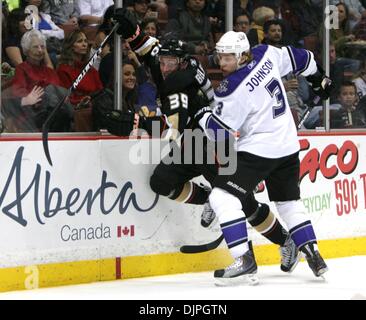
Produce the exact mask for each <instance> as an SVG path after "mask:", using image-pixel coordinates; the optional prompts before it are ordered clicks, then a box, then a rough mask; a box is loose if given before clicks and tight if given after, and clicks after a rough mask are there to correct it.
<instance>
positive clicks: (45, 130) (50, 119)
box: [42, 23, 119, 166]
mask: <svg viewBox="0 0 366 320" xmlns="http://www.w3.org/2000/svg"><path fill="white" fill-rule="evenodd" d="M118 27H119V24H118V23H116V24H115V25H114V27H113V28H112V30H111V32H110V33H109V34H108V35H107V36H106V37H105V39H104V40H103V42H102V43H101V44H100V46H99V48H98V49H97V50H96V52H95V53H94V54H93V55H92V57H91V58H90V59H89V61H88V63H87V64H86V66H85V67H84V69H83V70H82V71H81V72H80V74H79V75H78V77H77V78H76V79H75V81H74V83H73V84H72V85H71V87H70V88H69V89H68V90H67V94H66V95H65V97H63V98H62V100H61V101H60V102H59V104H58V105H56V107H55V108H54V109H53V110H52V112H51V113H50V114H49V116H48V117H47V119H46V121H45V122H44V123H43V126H42V143H43V150H44V153H45V155H46V158H47V160H48V163H49V164H50V165H51V166H52V160H51V155H50V150H49V148H48V131H49V129H50V126H51V125H52V123H53V121H54V120H55V116H56V113H57V112H58V111H59V110H60V108H61V107H62V106H63V104H64V103H65V101H66V99H67V98H68V97H69V96H70V94H71V93H72V92H73V91H74V90H75V89H76V88H77V86H78V85H79V83H80V82H81V80H83V78H84V77H85V75H86V74H87V73H88V71H89V70H90V68H91V67H92V66H93V64H94V63H95V60H96V59H97V57H98V56H99V55H100V54H101V53H102V50H103V47H104V46H105V44H106V43H107V41H108V40H109V38H110V37H111V36H112V35H113V33H114V32H115V31H116V30H117V28H118Z"/></svg>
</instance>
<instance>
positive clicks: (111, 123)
mask: <svg viewBox="0 0 366 320" xmlns="http://www.w3.org/2000/svg"><path fill="white" fill-rule="evenodd" d="M134 125H135V114H134V113H132V112H129V113H127V112H122V111H119V110H113V111H110V112H108V113H106V114H105V115H104V119H103V127H105V128H106V129H107V130H108V132H109V133H110V134H113V135H116V136H129V135H130V133H131V131H132V130H133V129H134Z"/></svg>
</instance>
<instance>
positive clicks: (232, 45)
mask: <svg viewBox="0 0 366 320" xmlns="http://www.w3.org/2000/svg"><path fill="white" fill-rule="evenodd" d="M249 49H250V44H249V40H248V38H247V36H246V34H245V33H244V32H235V31H228V32H226V33H225V34H224V35H223V36H222V37H221V38H220V40H219V42H217V43H216V51H217V53H234V54H235V56H236V58H237V59H238V60H239V59H240V57H241V56H242V54H243V52H248V51H249Z"/></svg>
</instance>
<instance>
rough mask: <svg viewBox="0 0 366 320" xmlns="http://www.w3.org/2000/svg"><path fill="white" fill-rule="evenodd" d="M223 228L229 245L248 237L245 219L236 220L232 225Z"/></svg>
mask: <svg viewBox="0 0 366 320" xmlns="http://www.w3.org/2000/svg"><path fill="white" fill-rule="evenodd" d="M225 224H226V227H224V228H223V229H222V233H223V234H224V238H225V241H226V243H227V244H228V245H230V243H233V242H237V241H239V240H240V239H243V238H246V239H247V238H248V232H247V224H246V222H245V220H243V221H239V222H234V223H233V224H232V225H227V223H225Z"/></svg>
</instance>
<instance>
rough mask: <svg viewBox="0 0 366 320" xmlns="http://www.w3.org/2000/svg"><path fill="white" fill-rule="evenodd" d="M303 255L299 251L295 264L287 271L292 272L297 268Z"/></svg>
mask: <svg viewBox="0 0 366 320" xmlns="http://www.w3.org/2000/svg"><path fill="white" fill-rule="evenodd" d="M301 257H302V254H301V252H299V254H298V255H297V258H296V262H295V263H294V264H293V266H292V267H291V269H290V270H289V271H287V273H292V271H294V270H295V268H296V267H297V265H298V264H299V262H300V260H301ZM285 272H286V271H285Z"/></svg>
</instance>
